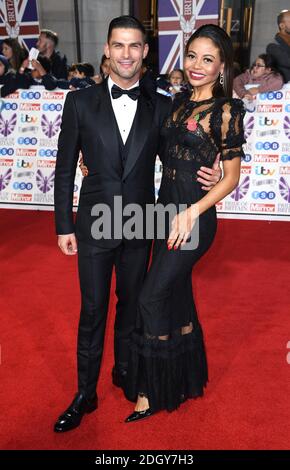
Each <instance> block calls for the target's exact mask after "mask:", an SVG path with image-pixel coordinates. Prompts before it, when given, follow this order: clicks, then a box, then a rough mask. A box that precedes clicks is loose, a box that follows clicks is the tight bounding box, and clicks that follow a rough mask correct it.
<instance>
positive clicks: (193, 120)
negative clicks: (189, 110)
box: [187, 114, 199, 132]
mask: <svg viewBox="0 0 290 470" xmlns="http://www.w3.org/2000/svg"><path fill="white" fill-rule="evenodd" d="M198 121H199V114H197V115H196V116H194V118H191V119H189V120H188V121H187V129H188V130H189V131H192V132H194V131H195V130H196V128H197V123H198Z"/></svg>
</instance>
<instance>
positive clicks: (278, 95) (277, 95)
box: [260, 91, 283, 100]
mask: <svg viewBox="0 0 290 470" xmlns="http://www.w3.org/2000/svg"><path fill="white" fill-rule="evenodd" d="M260 98H261V99H262V100H281V99H282V98H283V93H282V92H281V91H269V92H268V93H261V94H260Z"/></svg>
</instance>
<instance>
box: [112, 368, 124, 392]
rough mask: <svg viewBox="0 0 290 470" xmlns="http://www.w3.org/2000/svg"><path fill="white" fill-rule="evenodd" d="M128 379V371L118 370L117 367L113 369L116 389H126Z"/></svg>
mask: <svg viewBox="0 0 290 470" xmlns="http://www.w3.org/2000/svg"><path fill="white" fill-rule="evenodd" d="M126 377H127V371H126V370H124V369H118V370H117V369H116V367H113V369H112V381H113V384H114V385H115V387H120V388H124V386H125V380H126Z"/></svg>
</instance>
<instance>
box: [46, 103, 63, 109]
mask: <svg viewBox="0 0 290 470" xmlns="http://www.w3.org/2000/svg"><path fill="white" fill-rule="evenodd" d="M42 109H43V111H61V110H62V105H61V104H60V103H58V104H54V103H51V104H49V103H45V104H44V105H43V106H42Z"/></svg>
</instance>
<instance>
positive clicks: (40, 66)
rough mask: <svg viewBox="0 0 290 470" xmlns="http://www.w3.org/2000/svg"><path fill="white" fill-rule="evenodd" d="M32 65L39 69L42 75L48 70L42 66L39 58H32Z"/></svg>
mask: <svg viewBox="0 0 290 470" xmlns="http://www.w3.org/2000/svg"><path fill="white" fill-rule="evenodd" d="M31 64H32V67H33V68H34V69H35V70H37V71H38V72H39V74H40V76H41V77H44V75H46V74H47V72H46V70H45V69H44V68H43V67H42V65H41V63H40V62H38V60H35V59H32V61H31Z"/></svg>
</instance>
